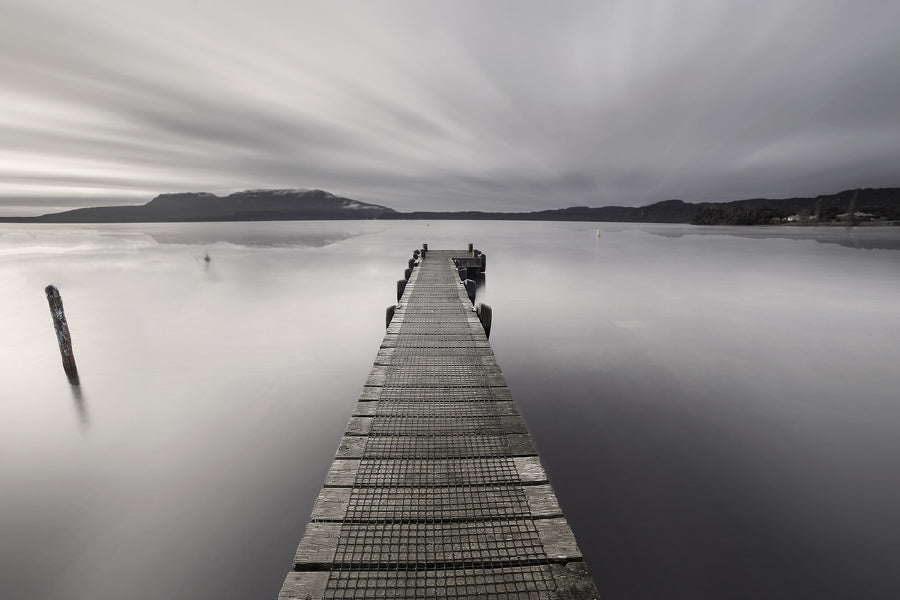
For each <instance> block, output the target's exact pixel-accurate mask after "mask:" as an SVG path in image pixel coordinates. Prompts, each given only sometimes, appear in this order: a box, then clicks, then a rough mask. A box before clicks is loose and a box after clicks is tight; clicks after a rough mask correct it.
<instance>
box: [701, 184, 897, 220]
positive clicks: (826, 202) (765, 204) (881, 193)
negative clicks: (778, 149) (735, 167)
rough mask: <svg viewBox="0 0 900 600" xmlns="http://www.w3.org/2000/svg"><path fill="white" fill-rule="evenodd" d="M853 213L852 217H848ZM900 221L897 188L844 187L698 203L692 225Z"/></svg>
mask: <svg viewBox="0 0 900 600" xmlns="http://www.w3.org/2000/svg"><path fill="white" fill-rule="evenodd" d="M851 214H852V216H851ZM850 220H852V221H896V220H900V190H898V188H876V189H873V188H865V189H860V190H845V191H843V192H840V193H838V194H830V195H826V196H817V197H815V198H786V199H784V200H771V199H766V198H754V199H751V200H736V201H733V202H723V203H707V204H701V205H699V206H698V210H697V213H696V214H695V215H694V217H693V218H692V219H691V223H692V224H694V225H776V224H780V223H796V224H816V223H824V224H828V223H835V222H839V221H850Z"/></svg>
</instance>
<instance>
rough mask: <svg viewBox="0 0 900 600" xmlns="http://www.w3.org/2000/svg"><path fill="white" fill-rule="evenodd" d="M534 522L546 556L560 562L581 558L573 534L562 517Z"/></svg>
mask: <svg viewBox="0 0 900 600" xmlns="http://www.w3.org/2000/svg"><path fill="white" fill-rule="evenodd" d="M534 524H535V526H536V527H537V530H538V534H539V535H540V538H541V544H542V545H543V547H544V552H546V554H547V558H549V559H550V560H552V561H562V562H570V561H573V560H581V550H579V549H578V544H577V543H576V542H575V536H574V535H572V530H571V529H570V528H569V524H568V523H567V522H566V520H565V519H564V518H562V517H560V518H556V519H539V520H537V521H535V522H534Z"/></svg>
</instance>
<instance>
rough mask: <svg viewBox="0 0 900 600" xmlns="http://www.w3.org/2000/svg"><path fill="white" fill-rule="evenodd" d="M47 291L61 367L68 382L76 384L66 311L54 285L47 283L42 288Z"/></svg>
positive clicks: (76, 377)
mask: <svg viewBox="0 0 900 600" xmlns="http://www.w3.org/2000/svg"><path fill="white" fill-rule="evenodd" d="M44 291H45V292H46V293H47V302H49V303H50V315H51V316H52V317H53V329H55V330H56V341H57V342H59V353H60V354H61V355H62V364H63V369H64V370H65V372H66V376H67V377H68V378H69V383H71V384H72V385H78V367H76V366H75V354H74V353H73V352H72V335H71V334H70V333H69V324H68V323H66V313H65V312H64V311H63V303H62V296H60V295H59V290H58V289H56V286H53V285H48V286H47V287H46V288H44Z"/></svg>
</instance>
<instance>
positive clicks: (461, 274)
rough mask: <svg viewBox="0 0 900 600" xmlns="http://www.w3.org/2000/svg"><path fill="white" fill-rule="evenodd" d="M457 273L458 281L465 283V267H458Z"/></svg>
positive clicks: (467, 270) (467, 274)
mask: <svg viewBox="0 0 900 600" xmlns="http://www.w3.org/2000/svg"><path fill="white" fill-rule="evenodd" d="M456 272H457V273H459V280H460V281H465V280H466V279H468V278H469V269H468V268H467V267H460V268H458V269H457V270H456Z"/></svg>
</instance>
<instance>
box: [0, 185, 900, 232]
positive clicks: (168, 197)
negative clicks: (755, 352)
mask: <svg viewBox="0 0 900 600" xmlns="http://www.w3.org/2000/svg"><path fill="white" fill-rule="evenodd" d="M851 206H854V207H855V208H854V211H859V212H861V213H866V214H867V215H869V216H871V217H873V218H875V219H880V220H898V219H900V188H865V189H858V190H845V191H842V192H839V193H837V194H829V195H823V196H816V197H810V198H786V199H778V200H773V199H768V198H751V199H747V200H735V201H731V202H703V203H689V202H683V201H682V200H664V201H662V202H656V203H654V204H650V205H647V206H639V207H632V206H602V207H588V206H573V207H569V208H560V209H551V210H539V211H531V212H482V211H455V212H454V211H450V212H443V211H427V212H426V211H414V212H399V211H396V210H394V209H392V208H389V207H387V206H381V205H379V204H369V203H366V202H359V201H357V200H352V199H350V198H343V197H340V196H335V195H334V194H331V193H328V192H325V191H323V190H306V189H285V190H247V191H243V192H236V193H234V194H231V195H228V196H216V195H215V194H209V193H205V192H199V193H194V192H191V193H177V194H161V195H159V196H157V197H156V198H154V199H153V200H151V201H150V202H148V203H147V204H144V205H141V206H104V207H93V208H78V209H75V210H69V211H65V212H60V213H52V214H47V215H42V216H39V217H0V221H3V222H35V223H151V222H171V221H295V220H316V219H329V220H334V219H422V220H438V219H462V220H520V221H618V222H636V223H695V224H699V225H720V224H725V225H754V224H762V223H771V222H778V221H779V220H781V219H787V218H788V217H789V216H790V215H796V214H798V213H800V214H805V215H808V216H811V215H817V216H818V219H817V220H818V221H820V222H822V221H832V220H834V219H835V218H837V216H838V215H839V214H840V213H842V212H847V211H849V210H850V208H851Z"/></svg>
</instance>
